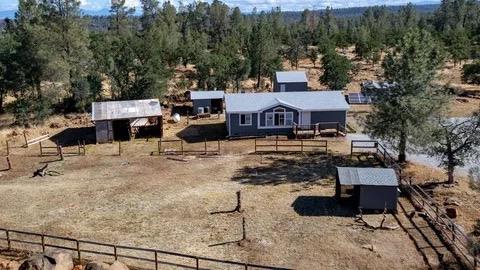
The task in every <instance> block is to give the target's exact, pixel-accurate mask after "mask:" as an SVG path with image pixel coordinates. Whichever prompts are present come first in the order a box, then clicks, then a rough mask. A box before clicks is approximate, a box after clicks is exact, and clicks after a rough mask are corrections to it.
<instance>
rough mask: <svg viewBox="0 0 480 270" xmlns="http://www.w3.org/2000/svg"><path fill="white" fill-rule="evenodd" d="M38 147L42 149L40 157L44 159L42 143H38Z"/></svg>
mask: <svg viewBox="0 0 480 270" xmlns="http://www.w3.org/2000/svg"><path fill="white" fill-rule="evenodd" d="M38 146H39V147H40V156H41V157H43V148H42V142H39V143H38Z"/></svg>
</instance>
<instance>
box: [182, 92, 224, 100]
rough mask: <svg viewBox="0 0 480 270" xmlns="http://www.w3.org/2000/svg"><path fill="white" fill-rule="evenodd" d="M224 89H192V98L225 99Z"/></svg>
mask: <svg viewBox="0 0 480 270" xmlns="http://www.w3.org/2000/svg"><path fill="white" fill-rule="evenodd" d="M224 95H225V92H223V91H190V99H191V100H196V99H223V96H224Z"/></svg>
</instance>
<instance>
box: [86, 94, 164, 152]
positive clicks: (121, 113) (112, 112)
mask: <svg viewBox="0 0 480 270" xmlns="http://www.w3.org/2000/svg"><path fill="white" fill-rule="evenodd" d="M92 122H94V123H95V131H96V132H95V133H96V138H97V143H107V142H112V141H114V140H115V141H121V140H129V139H130V138H131V137H133V136H135V135H136V134H138V133H140V132H143V133H148V134H149V135H154V136H157V137H161V136H162V109H161V107H160V101H159V100H158V99H145V100H125V101H107V102H93V103H92Z"/></svg>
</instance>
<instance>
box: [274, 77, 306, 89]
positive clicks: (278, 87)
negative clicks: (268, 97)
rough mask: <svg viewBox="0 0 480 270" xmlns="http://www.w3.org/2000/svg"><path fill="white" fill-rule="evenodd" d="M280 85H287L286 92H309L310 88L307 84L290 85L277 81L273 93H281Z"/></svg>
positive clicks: (293, 83)
mask: <svg viewBox="0 0 480 270" xmlns="http://www.w3.org/2000/svg"><path fill="white" fill-rule="evenodd" d="M280 84H284V85H285V92H303V91H308V86H307V83H306V82H289V83H279V82H277V81H276V79H275V83H274V87H273V92H280Z"/></svg>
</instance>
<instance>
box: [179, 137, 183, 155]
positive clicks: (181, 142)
mask: <svg viewBox="0 0 480 270" xmlns="http://www.w3.org/2000/svg"><path fill="white" fill-rule="evenodd" d="M180 152H182V155H183V140H180Z"/></svg>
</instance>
